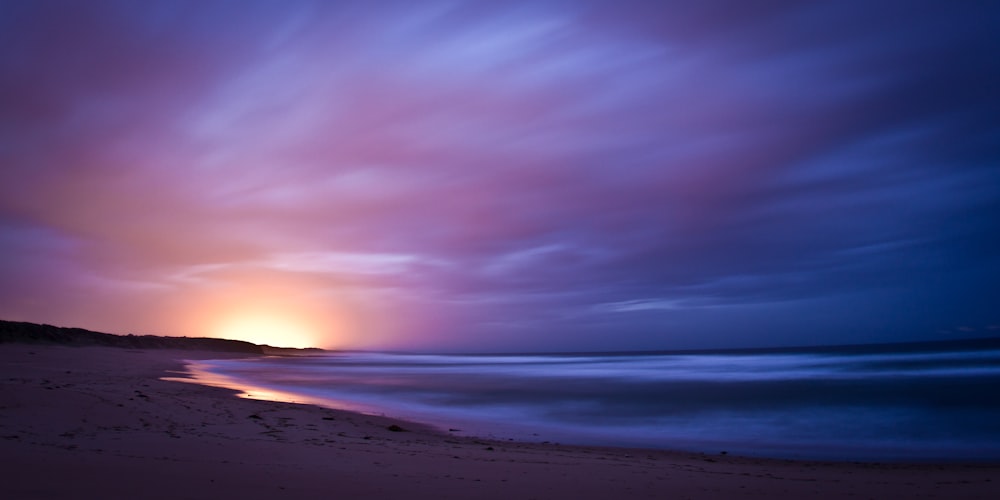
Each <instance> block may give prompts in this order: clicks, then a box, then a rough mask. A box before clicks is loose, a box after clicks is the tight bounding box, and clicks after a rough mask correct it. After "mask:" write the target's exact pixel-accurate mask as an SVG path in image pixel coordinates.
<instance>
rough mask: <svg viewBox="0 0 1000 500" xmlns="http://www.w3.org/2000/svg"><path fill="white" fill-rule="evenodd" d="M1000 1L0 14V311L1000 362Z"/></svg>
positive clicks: (102, 324) (512, 343) (548, 342)
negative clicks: (960, 344) (973, 346)
mask: <svg viewBox="0 0 1000 500" xmlns="http://www.w3.org/2000/svg"><path fill="white" fill-rule="evenodd" d="M998 32H1000V5H998V4H997V3H996V2H992V1H976V0H969V1H963V2H953V1H922V0H908V1H888V0H868V1H853V0H843V1H840V0H838V1H816V2H801V1H767V0H763V1H751V2H748V1H743V0H708V1H698V2H693V1H692V2H682V1H627V0H617V1H607V2H604V1H554V0H553V1H548V0H539V1H532V2H517V1H497V2H491V1H478V2H476V1H421V2H409V1H406V2H404V1H400V2H392V1H381V2H326V1H317V2H305V1H299V2H296V1H277V0H275V1H262V2H253V1H212V0H209V1H201V0H199V1H191V2H180V1H175V2H163V1H144V2H130V1H120V2H107V1H97V0H95V1H88V2H75V1H68V0H67V1H46V0H42V1H31V2H27V1H16V0H15V1H0V318H3V319H8V320H17V321H32V322H40V323H49V324H55V325H61V326H78V327H83V328H88V329H92V330H100V331H107V332H113V333H143V334H161V335H186V336H221V337H230V338H241V339H245V340H250V341H254V342H263V343H268V344H271V345H286V346H307V345H313V346H321V347H328V348H352V349H395V350H440V351H536V350H537V351H607V350H642V349H688V348H712V347H750V346H784V345H817V344H840V343H865V342H893V341H908V340H939V339H953V338H966V337H984V336H1000V231H998V230H1000V36H997V33H998Z"/></svg>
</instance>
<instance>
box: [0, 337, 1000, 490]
mask: <svg viewBox="0 0 1000 500" xmlns="http://www.w3.org/2000/svg"><path fill="white" fill-rule="evenodd" d="M226 356H238V355H236V354H224V353H223V354H220V353H214V352H192V351H174V350H141V351H140V350H127V349H118V348H107V347H63V346H33V345H10V344H6V345H0V383H2V392H0V394H2V400H0V470H3V479H4V480H3V482H2V484H0V497H2V498H12V499H14V498H16V499H22V498H24V499H31V498H154V499H155V498H164V499H167V498H169V499H185V498H189V499H199V498H206V499H208V498H241V499H255V498H261V499H263V498H284V499H290V498H333V497H336V498H484V499H489V498H496V499H512V498H523V499H531V498H537V499H544V498H680V499H682V498H743V497H757V498H889V497H897V498H951V499H954V498H1000V465H996V464H870V463H821V462H803V461H784V460H771V459H756V458H741V457H734V456H729V455H703V454H692V453H679V452H668V451H661V450H643V449H614V448H596V447H580V446H567V445H558V444H535V443H519V442H512V441H491V440H486V439H477V438H469V437H459V436H453V435H449V433H448V432H447V430H446V429H443V430H435V429H432V428H430V427H426V426H421V425H418V424H414V423H410V422H402V421H397V420H392V419H388V418H383V417H376V416H369V415H362V414H357V413H351V412H346V411H339V410H333V409H328V408H321V407H316V406H309V405H300V404H292V403H278V402H270V401H260V400H250V399H242V398H238V397H235V394H234V392H233V391H230V390H227V389H221V388H215V387H205V386H200V385H195V384H190V383H183V382H175V381H166V380H161V377H178V376H182V375H181V373H182V372H183V362H182V360H184V359H210V358H219V357H226ZM393 426H397V427H398V428H401V429H403V430H402V431H399V430H398V428H397V427H393ZM393 429H395V430H393Z"/></svg>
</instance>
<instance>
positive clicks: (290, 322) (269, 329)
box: [211, 312, 323, 348]
mask: <svg viewBox="0 0 1000 500" xmlns="http://www.w3.org/2000/svg"><path fill="white" fill-rule="evenodd" d="M211 333H212V336H213V337H219V338H225V339H234V340H244V341H247V342H253V343H254V344H266V345H269V346H272V347H298V348H302V347H323V346H321V345H319V344H321V343H322V342H321V341H320V337H321V332H318V331H317V330H316V328H314V327H312V326H311V325H309V324H307V323H306V322H305V321H303V320H296V319H293V318H289V317H286V316H283V315H280V314H269V313H259V312H253V313H245V314H239V315H232V316H227V317H226V318H224V319H222V320H221V321H219V323H218V324H217V325H216V326H215V327H214V328H213V329H212V332H211Z"/></svg>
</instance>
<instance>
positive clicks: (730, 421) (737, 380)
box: [189, 341, 1000, 461]
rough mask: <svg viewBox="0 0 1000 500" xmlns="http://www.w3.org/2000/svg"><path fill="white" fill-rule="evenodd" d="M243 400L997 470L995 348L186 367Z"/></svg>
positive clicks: (502, 428) (402, 357)
mask: <svg viewBox="0 0 1000 500" xmlns="http://www.w3.org/2000/svg"><path fill="white" fill-rule="evenodd" d="M189 369H190V371H191V372H192V374H193V375H194V377H195V378H196V379H197V380H198V381H200V382H202V383H207V384H211V385H222V386H226V387H230V388H237V389H239V390H241V391H243V392H244V396H245V397H250V398H260V399H276V400H283V401H296V402H303V403H312V404H320V405H324V406H328V407H333V408H340V409H348V410H355V411H360V412H364V413H371V414H380V415H386V416H389V417H397V418H402V419H406V420H411V421H415V422H421V423H426V424H430V425H433V426H435V427H438V428H440V429H442V430H445V431H448V432H452V433H455V434H463V435H476V436H481V437H490V438H494V439H517V440H529V441H540V442H544V441H549V442H559V443H566V444H585V445H607V446H627V447H642V448H664V449H679V450H689V451H697V452H704V453H722V452H726V453H730V454H740V455H750V456H765V457H777V458H794V459H823V460H864V461H889V460H894V461H896V460H902V461H940V460H947V461H996V460H998V459H1000V343H998V342H981V341H980V342H971V343H970V342H966V343H962V342H957V343H934V344H917V345H898V346H871V347H850V348H825V349H799V350H794V349H784V350H772V351H768V350H753V351H716V352H711V351H703V352H672V353H671V352H651V353H600V354H598V353H586V354H505V355H496V354H482V355H460V354H406V353H378V352H330V353H328V354H322V355H315V356H299V357H264V358H259V359H233V360H210V361H197V362H191V363H190V365H189Z"/></svg>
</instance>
